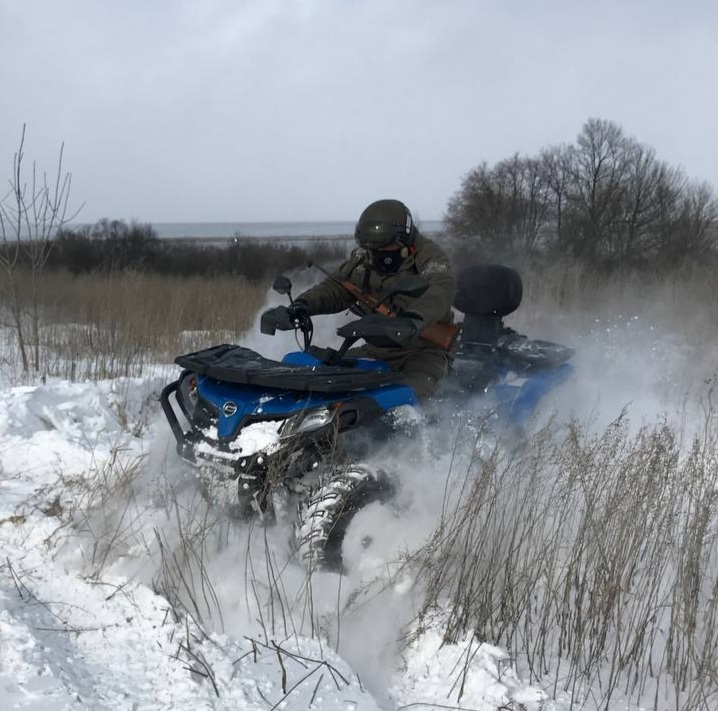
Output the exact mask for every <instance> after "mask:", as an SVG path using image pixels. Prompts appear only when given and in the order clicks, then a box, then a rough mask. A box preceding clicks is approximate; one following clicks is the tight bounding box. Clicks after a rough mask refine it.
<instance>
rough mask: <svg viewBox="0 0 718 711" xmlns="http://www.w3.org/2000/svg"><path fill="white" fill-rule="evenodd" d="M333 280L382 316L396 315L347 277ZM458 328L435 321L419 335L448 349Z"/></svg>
mask: <svg viewBox="0 0 718 711" xmlns="http://www.w3.org/2000/svg"><path fill="white" fill-rule="evenodd" d="M335 281H337V282H338V283H339V284H341V286H342V287H343V288H344V289H346V290H347V291H348V292H349V293H350V294H351V295H352V296H353V297H354V298H355V299H356V300H357V301H359V302H360V303H362V304H364V305H366V306H368V307H369V308H370V309H371V310H372V311H374V312H375V313H378V314H382V316H389V317H390V318H393V317H395V316H396V313H395V312H394V311H392V310H391V309H390V308H389V307H388V306H387V305H386V304H382V303H381V301H379V299H377V298H375V297H373V296H372V295H371V294H365V293H364V292H363V291H362V290H361V289H360V288H359V287H358V286H357V285H356V284H352V282H350V281H348V280H347V279H344V280H343V281H340V280H339V279H336V280H335ZM459 330H460V326H457V325H456V324H454V323H443V322H441V321H437V322H436V323H432V324H431V325H429V326H425V327H424V328H422V329H421V332H420V333H419V336H420V337H421V338H422V339H423V340H425V341H426V342H427V343H431V344H432V345H434V346H437V347H438V348H443V349H444V350H447V351H450V350H451V348H452V347H453V345H454V341H456V337H457V336H458V335H459Z"/></svg>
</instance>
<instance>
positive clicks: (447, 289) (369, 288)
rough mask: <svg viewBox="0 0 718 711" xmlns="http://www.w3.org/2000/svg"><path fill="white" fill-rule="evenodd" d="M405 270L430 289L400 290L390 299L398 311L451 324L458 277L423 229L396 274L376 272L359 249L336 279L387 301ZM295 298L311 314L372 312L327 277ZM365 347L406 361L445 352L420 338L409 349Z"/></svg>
mask: <svg viewBox="0 0 718 711" xmlns="http://www.w3.org/2000/svg"><path fill="white" fill-rule="evenodd" d="M407 274H419V275H421V276H422V277H423V278H424V279H426V281H428V282H429V288H428V289H427V290H426V292H424V294H422V295H421V296H419V297H410V296H407V295H405V294H399V295H397V296H396V297H394V298H393V299H392V301H391V303H390V306H391V307H392V308H394V309H395V310H397V311H399V312H401V311H407V312H410V313H411V314H415V315H417V316H419V317H421V318H422V319H423V320H424V321H425V322H426V325H427V326H428V325H430V324H432V323H436V322H438V321H442V322H444V323H452V322H453V314H452V311H451V305H452V303H453V300H454V295H455V292H456V277H455V276H454V272H453V270H452V268H451V264H450V263H449V259H448V257H447V256H446V254H445V253H444V251H443V250H442V249H441V248H440V247H439V246H438V245H437V244H436V243H435V242H433V241H432V240H430V239H428V238H427V237H424V236H423V235H421V234H420V233H417V235H416V239H415V241H414V248H413V249H412V250H411V252H410V254H409V255H408V256H407V257H406V258H405V259H404V261H403V262H402V264H401V267H400V268H399V270H398V271H397V272H396V273H394V274H381V273H380V272H378V271H377V270H376V269H374V267H373V265H372V263H371V258H370V255H369V253H368V252H367V251H366V250H364V249H362V248H361V247H359V248H357V249H355V250H354V251H353V252H352V254H351V257H350V258H349V259H348V260H347V261H346V262H344V263H343V264H342V265H341V266H340V267H339V269H338V270H337V272H336V273H335V277H336V278H337V279H339V280H340V281H343V280H348V281H351V282H352V283H353V284H355V285H356V286H358V287H359V288H361V289H362V290H363V291H364V292H366V293H368V294H371V295H372V296H374V297H376V298H377V299H383V298H384V297H385V296H386V294H387V293H388V291H389V290H390V289H391V288H392V286H393V285H394V284H395V283H396V282H397V280H399V279H401V278H402V277H403V276H405V275H407ZM297 300H298V301H299V300H301V301H304V303H306V305H307V306H308V308H309V310H310V312H311V313H312V314H313V315H318V314H332V313H338V312H339V311H343V310H344V309H348V308H352V307H354V308H353V310H356V311H357V313H359V312H362V313H369V311H370V309H369V308H368V307H367V306H364V305H363V304H359V305H358V307H357V305H356V302H355V299H354V297H353V296H352V295H351V294H350V293H349V292H348V291H346V290H345V289H343V288H342V287H341V286H340V285H339V284H337V283H336V282H335V281H333V280H332V279H330V278H328V277H327V278H326V279H324V281H322V282H320V283H319V284H317V285H316V286H314V287H312V288H311V289H308V290H307V291H305V292H304V293H303V294H300V295H299V296H298V297H297ZM364 351H365V352H366V353H367V355H371V356H373V357H376V358H381V359H383V360H387V361H389V362H391V361H394V360H404V359H406V357H407V356H408V355H410V354H411V353H416V352H423V351H438V352H441V353H445V351H441V349H438V348H437V347H436V346H433V345H432V344H430V343H427V342H426V341H424V340H423V339H422V338H420V337H418V336H417V337H416V338H414V339H413V340H412V341H411V342H410V343H409V344H408V345H407V346H406V347H405V348H376V347H371V346H365V347H364Z"/></svg>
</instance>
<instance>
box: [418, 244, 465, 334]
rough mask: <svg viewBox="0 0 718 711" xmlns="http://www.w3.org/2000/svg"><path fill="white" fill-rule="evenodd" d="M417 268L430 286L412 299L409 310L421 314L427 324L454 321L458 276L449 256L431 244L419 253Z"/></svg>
mask: <svg viewBox="0 0 718 711" xmlns="http://www.w3.org/2000/svg"><path fill="white" fill-rule="evenodd" d="M416 269H417V271H418V272H419V274H420V275H421V276H422V277H424V279H426V280H427V281H428V282H429V288H428V289H427V290H426V291H425V292H424V294H422V295H421V296H420V297H418V298H417V299H412V301H411V304H410V305H409V306H408V308H407V311H411V312H412V313H415V314H418V315H419V316H421V318H422V319H424V321H425V322H426V324H427V325H429V324H432V323H436V322H437V321H449V322H450V321H452V320H453V318H452V314H451V306H452V304H453V303H454V296H455V294H456V277H455V276H454V270H453V269H452V268H451V264H450V263H449V259H448V257H447V256H446V255H445V254H444V253H443V251H441V250H440V249H439V248H438V247H437V246H435V245H431V247H430V248H428V249H426V250H420V251H419V253H417V255H416Z"/></svg>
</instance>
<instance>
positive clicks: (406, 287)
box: [391, 274, 429, 297]
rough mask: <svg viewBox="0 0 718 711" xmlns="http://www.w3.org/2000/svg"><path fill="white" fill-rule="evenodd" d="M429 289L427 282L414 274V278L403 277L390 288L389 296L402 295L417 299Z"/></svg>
mask: <svg viewBox="0 0 718 711" xmlns="http://www.w3.org/2000/svg"><path fill="white" fill-rule="evenodd" d="M428 288H429V282H428V281H426V279H424V277H422V276H420V275H418V274H416V275H414V276H405V277H402V278H401V279H399V280H398V281H397V283H396V284H395V285H394V286H393V287H392V288H391V294H392V296H394V295H395V294H403V295H404V296H412V297H418V296H421V295H422V294H424V293H426V290H427V289H428Z"/></svg>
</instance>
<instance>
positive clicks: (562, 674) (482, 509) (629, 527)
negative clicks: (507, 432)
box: [419, 411, 718, 711]
mask: <svg viewBox="0 0 718 711" xmlns="http://www.w3.org/2000/svg"><path fill="white" fill-rule="evenodd" d="M717 440H718V428H716V426H715V422H714V416H713V413H712V411H711V412H710V414H709V416H708V417H707V421H706V428H705V431H704V432H703V433H702V435H701V436H700V437H696V438H695V440H694V441H693V442H692V443H690V445H689V446H688V447H685V448H681V445H680V442H679V440H678V436H677V434H676V433H675V432H674V431H673V430H672V429H671V428H670V427H669V426H668V425H667V424H665V423H663V422H660V423H658V424H656V425H654V426H650V427H649V426H646V427H644V428H642V429H641V430H640V431H639V432H638V433H637V434H631V430H630V428H629V427H628V424H627V422H626V420H625V418H624V417H621V418H619V419H618V420H617V421H615V422H614V423H613V424H611V425H610V426H609V427H608V428H607V429H606V430H605V431H603V432H600V433H599V434H596V435H589V434H587V431H586V430H585V429H584V428H583V427H582V426H581V425H579V424H578V423H573V424H572V425H571V426H570V428H569V430H568V432H567V433H566V434H564V435H563V436H560V437H558V436H557V435H556V433H555V432H554V431H553V429H552V427H551V426H549V427H547V428H545V429H543V430H541V431H540V432H538V433H536V434H535V435H534V436H533V437H532V438H531V439H529V440H528V441H526V442H523V443H522V444H521V445H519V446H509V445H508V444H505V445H503V446H497V448H496V449H495V450H494V451H493V453H492V454H491V456H489V457H488V458H487V459H484V460H482V461H481V462H478V463H476V464H475V465H474V466H473V467H472V468H471V469H470V470H469V471H468V472H466V475H465V477H464V478H463V479H462V480H461V481H458V482H455V485H456V487H457V488H458V489H459V490H460V491H461V492H462V495H461V496H459V497H458V498H457V500H456V502H455V505H454V506H453V508H450V509H449V510H448V511H447V513H446V514H445V515H444V517H443V519H442V521H441V523H440V525H439V527H438V528H437V530H436V532H435V534H434V536H433V538H432V539H431V541H430V542H429V544H428V545H427V546H426V548H425V550H424V551H423V552H422V554H421V555H420V556H419V560H420V562H421V566H422V567H421V574H420V579H421V580H422V581H423V582H424V583H425V585H426V590H427V597H426V603H425V607H424V610H423V613H422V616H424V617H430V616H432V613H434V612H436V611H437V610H447V609H448V610H449V614H448V617H447V618H445V623H444V634H445V639H446V641H447V642H454V641H457V640H458V639H460V638H463V637H464V635H465V634H466V633H467V632H473V633H474V634H475V636H476V639H477V640H480V641H486V642H489V643H492V644H496V645H499V646H502V647H504V648H506V649H508V650H509V652H510V653H511V655H512V657H513V658H514V659H515V660H516V661H517V663H518V664H519V665H520V667H522V668H523V669H525V670H527V672H528V674H529V675H530V677H531V678H532V679H533V680H539V681H541V682H543V683H544V684H546V683H547V680H553V682H552V683H553V689H552V691H553V692H554V694H555V693H556V691H557V690H558V689H559V688H560V689H562V690H565V691H568V692H570V693H571V695H572V698H573V699H574V703H575V704H576V706H577V707H580V706H582V702H581V700H582V699H583V700H584V701H585V702H586V704H587V705H588V706H589V707H590V708H601V709H610V708H613V707H614V706H613V704H614V703H618V698H628V699H631V700H632V701H634V702H636V703H638V702H639V701H640V702H641V703H642V704H643V705H644V706H650V707H651V708H656V709H659V708H660V709H666V708H675V709H676V710H677V711H678V710H683V711H687V710H688V709H701V710H705V711H707V710H708V709H713V708H716V704H717V703H718V466H717V465H716V459H715V452H716V443H717ZM589 690H591V693H592V695H593V696H592V698H591V699H590V702H589V700H588V699H587V698H586V696H585V694H586V693H587V692H588V691H589Z"/></svg>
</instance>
